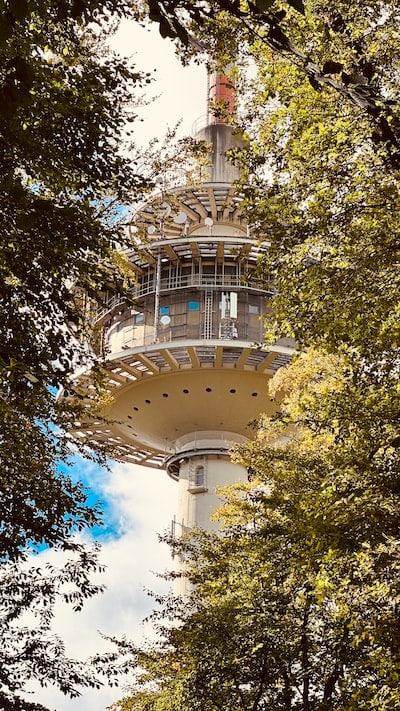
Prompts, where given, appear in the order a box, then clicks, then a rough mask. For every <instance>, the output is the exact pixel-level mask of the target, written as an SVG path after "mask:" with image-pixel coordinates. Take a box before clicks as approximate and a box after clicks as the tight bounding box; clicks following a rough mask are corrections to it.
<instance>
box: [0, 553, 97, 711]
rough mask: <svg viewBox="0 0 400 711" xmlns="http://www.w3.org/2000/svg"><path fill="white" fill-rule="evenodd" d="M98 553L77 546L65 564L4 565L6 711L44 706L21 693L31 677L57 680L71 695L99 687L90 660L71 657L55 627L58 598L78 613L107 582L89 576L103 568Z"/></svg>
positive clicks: (0, 676) (0, 674) (0, 696)
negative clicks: (72, 555)
mask: <svg viewBox="0 0 400 711" xmlns="http://www.w3.org/2000/svg"><path fill="white" fill-rule="evenodd" d="M97 555H98V551H97V549H96V548H95V549H94V550H93V551H88V550H85V548H84V547H83V546H82V545H77V546H76V554H75V557H74V558H71V559H69V560H67V561H66V562H65V563H64V564H63V566H62V567H61V568H56V567H54V566H53V565H52V564H50V563H47V564H46V565H45V566H44V567H33V566H30V567H28V565H24V564H21V563H6V564H3V567H2V571H1V589H2V596H1V610H2V614H1V620H0V628H1V639H2V652H1V656H0V680H1V689H0V707H1V708H2V709H4V710H5V711H6V710H8V709H10V710H11V709H13V711H17V710H18V711H36V710H37V709H40V711H42V710H43V711H44V707H43V706H42V705H40V704H37V703H34V702H31V701H29V700H27V699H26V697H25V699H24V698H23V697H20V696H19V695H18V694H19V693H21V692H24V691H25V685H26V681H29V682H32V681H33V680H36V681H37V682H38V683H39V684H40V685H41V686H47V685H48V684H54V685H56V686H58V687H59V688H60V689H61V691H63V692H64V693H65V694H68V695H69V696H71V697H77V696H79V695H80V691H79V688H82V687H96V688H99V687H100V685H101V682H100V680H99V678H98V677H96V676H95V675H94V674H93V673H92V671H91V670H90V667H89V666H88V664H87V663H83V662H77V661H75V660H74V659H70V658H68V656H67V655H66V652H65V647H64V644H63V642H62V640H61V639H60V638H59V637H58V636H57V635H55V634H54V633H53V631H52V626H51V625H52V619H53V615H54V606H55V604H56V603H57V601H58V600H60V601H63V602H65V603H69V604H72V606H73V609H74V610H75V611H76V612H79V611H80V610H81V608H82V605H83V603H84V601H85V600H86V599H87V598H90V597H92V596H93V595H96V594H97V593H99V592H101V591H102V586H100V585H96V584H94V583H92V582H91V580H90V578H91V576H92V574H93V573H96V572H101V571H102V566H100V565H99V563H98V560H97Z"/></svg>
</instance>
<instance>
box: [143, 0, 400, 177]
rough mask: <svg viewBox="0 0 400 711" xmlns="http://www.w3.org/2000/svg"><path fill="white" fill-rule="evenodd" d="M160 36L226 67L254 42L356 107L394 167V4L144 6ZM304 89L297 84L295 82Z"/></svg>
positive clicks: (397, 140)
mask: <svg viewBox="0 0 400 711" xmlns="http://www.w3.org/2000/svg"><path fill="white" fill-rule="evenodd" d="M149 16H150V19H151V20H153V21H156V22H158V23H159V27H160V33H161V35H162V36H163V37H176V38H179V39H180V40H181V42H183V44H184V45H185V47H186V49H185V53H186V54H187V49H188V47H189V46H191V47H192V51H194V53H198V52H208V55H209V58H210V57H211V61H214V62H215V61H216V62H221V63H222V66H227V65H228V64H229V62H230V61H232V58H233V60H234V61H235V60H237V55H238V53H239V54H240V53H242V51H243V48H244V52H245V53H246V52H247V51H248V46H249V45H250V46H251V45H254V43H255V42H256V43H260V45H261V46H262V47H263V48H264V50H267V51H268V52H269V54H270V53H271V50H272V52H273V56H274V60H275V59H277V60H278V63H279V61H281V60H282V59H283V60H284V61H286V62H287V63H288V64H289V65H291V66H292V67H296V68H297V69H298V74H299V75H300V76H302V77H303V79H304V78H306V79H307V80H308V82H309V83H310V85H311V86H312V87H313V89H314V90H315V91H318V92H320V91H323V90H324V89H326V88H329V90H331V91H332V92H333V94H336V96H337V97H339V98H340V99H341V100H344V101H346V102H347V103H349V104H351V105H352V106H355V107H358V108H359V109H361V113H365V115H366V117H367V118H368V122H367V123H368V125H369V126H370V127H371V130H372V131H373V134H374V141H375V142H376V144H377V145H379V146H380V147H381V148H382V151H383V152H384V153H385V156H386V160H387V162H388V164H390V165H391V166H392V167H397V168H398V167H399V160H400V158H399V156H400V153H399V149H400V137H399V130H400V126H399V106H398V97H397V92H396V79H397V76H398V33H396V29H395V28H396V25H397V24H398V22H399V11H398V5H397V3H396V2H394V1H393V0H388V2H385V4H384V5H382V4H381V3H376V2H374V0H363V2H360V3H358V4H357V5H356V6H355V5H354V4H349V3H347V2H339V3H336V4H335V6H334V7H333V6H332V4H331V3H328V2H325V0H307V2H304V4H303V2H302V0H291V1H290V2H289V1H288V2H276V1H275V0H266V1H265V0H260V2H254V3H253V2H246V3H239V2H237V1H236V0H232V1H231V0H220V1H219V2H206V3H203V2H199V3H196V2H195V3H193V2H190V3H188V2H187V1H186V0H180V1H179V2H176V0H173V1H172V2H170V1H169V0H166V1H165V2H159V1H158V0H152V1H151V2H150V3H149ZM302 84H303V86H304V81H303V82H302Z"/></svg>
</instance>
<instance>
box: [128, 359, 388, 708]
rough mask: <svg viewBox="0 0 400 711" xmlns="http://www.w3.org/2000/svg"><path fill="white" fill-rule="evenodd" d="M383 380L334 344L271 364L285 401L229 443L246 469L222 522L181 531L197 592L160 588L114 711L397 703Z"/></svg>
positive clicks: (229, 498) (230, 495) (225, 507)
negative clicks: (250, 434)
mask: <svg viewBox="0 0 400 711" xmlns="http://www.w3.org/2000/svg"><path fill="white" fill-rule="evenodd" d="M385 387H386V386H385ZM385 387H383V386H382V385H381V384H378V383H377V382H374V380H373V379H370V378H369V377H368V376H367V375H365V373H363V369H362V368H357V364H356V362H355V361H353V363H350V362H349V361H348V360H346V359H344V358H339V357H338V356H332V355H328V354H326V355H324V356H322V355H321V354H319V355H317V356H316V354H315V353H310V354H308V355H307V356H303V357H300V358H299V359H298V361H297V362H296V363H294V364H293V365H292V366H289V367H288V368H287V369H282V372H280V373H278V375H277V376H276V379H275V382H274V389H273V390H272V392H274V391H275V389H276V390H277V391H282V388H284V389H285V392H287V393H289V394H288V395H287V397H283V398H282V400H281V414H280V415H279V417H278V419H277V420H276V421H273V422H271V421H269V420H267V419H265V420H263V422H262V424H261V427H260V429H259V430H258V437H257V439H256V440H255V441H254V442H253V443H252V444H250V445H247V446H244V447H241V448H240V449H239V450H238V453H237V457H239V459H240V460H241V461H242V463H243V464H245V465H246V466H248V467H251V472H252V481H250V482H249V483H248V484H247V485H246V484H242V485H240V486H239V485H237V486H236V487H232V488H231V489H230V490H228V491H227V492H226V493H225V504H224V505H223V507H222V509H221V511H220V512H219V518H220V520H221V523H222V526H223V528H222V532H221V533H220V534H219V535H217V534H207V533H205V532H201V531H196V532H194V533H193V534H191V535H190V536H189V538H187V539H186V540H185V539H184V540H181V541H177V542H175V546H176V547H177V548H178V550H180V552H181V553H182V554H184V555H185V556H186V562H187V575H188V577H189V579H190V581H191V582H192V583H193V585H194V587H193V591H192V593H191V594H190V597H189V598H188V599H187V600H184V601H179V600H175V602H173V601H171V600H169V599H167V600H165V601H164V605H163V607H162V609H161V611H160V613H159V616H158V623H157V631H158V634H159V635H160V636H162V639H161V642H159V643H158V644H156V645H155V646H153V647H150V648H148V649H147V650H136V651H135V654H134V657H133V661H134V663H136V665H137V667H136V668H137V676H138V678H137V684H136V686H135V687H134V693H132V695H131V696H128V697H127V698H125V699H124V700H123V701H121V702H120V703H119V704H116V706H115V708H116V709H118V710H119V709H121V710H123V711H131V710H132V709H135V711H139V710H140V711H143V710H144V709H146V711H150V710H151V711H156V710H157V711H159V710H160V709H163V710H164V711H165V710H168V711H169V710H170V709H171V711H172V709H173V708H176V706H177V705H179V706H180V707H181V708H184V709H189V708H190V709H199V710H200V709H201V710H202V711H203V710H205V709H207V711H208V710H214V709H215V710H216V709H232V710H233V709H241V710H242V709H243V711H247V710H250V709H252V710H253V711H261V710H265V711H267V709H268V710H270V709H274V711H295V710H296V711H311V710H312V711H331V710H333V709H339V708H340V709H341V710H342V711H354V709H356V708H357V709H359V708H362V709H371V711H372V709H376V708H379V709H382V711H383V710H384V709H385V710H386V709H393V708H398V707H399V704H400V698H399V685H398V667H399V662H400V659H399V653H398V649H399V647H398V639H399V638H398V634H399V633H398V630H399V607H398V601H399V592H400V590H399V579H398V571H399V562H400V561H399V554H398V545H397V531H398V526H399V520H398V519H399V513H398V512H399V486H398V464H399V449H398V446H397V445H398V443H397V440H396V436H395V432H396V412H397V409H398V395H397V399H396V400H395V399H389V400H387V399H384V398H382V397H381V395H382V392H384V390H385ZM350 391H351V394H352V396H353V397H352V398H350V397H349V393H350ZM351 409H352V417H351V418H350V416H349V415H350V410H351ZM356 412H357V413H358V415H357V416H356V415H355V413H356ZM333 414H335V415H336V417H335V418H333V417H332V416H333ZM368 415H369V416H368ZM371 416H372V422H373V430H372V432H370V431H369V430H370V429H371ZM355 422H357V427H354V424H355ZM289 427H290V430H289V431H291V432H292V434H291V436H290V437H288V428H289ZM396 474H397V475H396ZM171 621H172V622H173V624H172V625H171Z"/></svg>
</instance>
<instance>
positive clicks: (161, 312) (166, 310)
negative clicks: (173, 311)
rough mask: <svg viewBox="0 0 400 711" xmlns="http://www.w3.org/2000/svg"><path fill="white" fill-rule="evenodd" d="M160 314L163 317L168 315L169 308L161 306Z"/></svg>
mask: <svg viewBox="0 0 400 711" xmlns="http://www.w3.org/2000/svg"><path fill="white" fill-rule="evenodd" d="M160 314H161V316H165V314H169V306H161V308H160Z"/></svg>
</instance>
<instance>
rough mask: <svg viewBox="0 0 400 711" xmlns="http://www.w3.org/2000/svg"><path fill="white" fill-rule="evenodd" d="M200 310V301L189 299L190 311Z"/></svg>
mask: <svg viewBox="0 0 400 711" xmlns="http://www.w3.org/2000/svg"><path fill="white" fill-rule="evenodd" d="M199 310H200V304H199V302H198V301H189V302H188V311H199Z"/></svg>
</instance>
